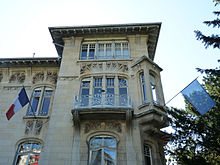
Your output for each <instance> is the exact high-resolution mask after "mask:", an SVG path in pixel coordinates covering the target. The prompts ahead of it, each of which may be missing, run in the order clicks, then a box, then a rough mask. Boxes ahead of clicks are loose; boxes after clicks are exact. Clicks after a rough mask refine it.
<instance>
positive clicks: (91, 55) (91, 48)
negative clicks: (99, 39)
mask: <svg viewBox="0 0 220 165" xmlns="http://www.w3.org/2000/svg"><path fill="white" fill-rule="evenodd" d="M94 56H95V44H90V45H89V59H94Z"/></svg>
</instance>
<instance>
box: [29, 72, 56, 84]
mask: <svg viewBox="0 0 220 165" xmlns="http://www.w3.org/2000/svg"><path fill="white" fill-rule="evenodd" d="M57 77H58V75H57V72H56V71H47V72H44V71H40V72H36V73H34V75H33V79H32V82H33V84H36V83H38V82H44V81H47V82H51V83H53V84H56V82H57Z"/></svg>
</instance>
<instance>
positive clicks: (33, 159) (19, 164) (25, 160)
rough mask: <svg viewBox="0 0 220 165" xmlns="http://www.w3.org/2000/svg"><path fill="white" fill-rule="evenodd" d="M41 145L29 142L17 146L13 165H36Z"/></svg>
mask: <svg viewBox="0 0 220 165" xmlns="http://www.w3.org/2000/svg"><path fill="white" fill-rule="evenodd" d="M41 151H42V145H41V144H40V143H38V142H34V141H29V142H24V143H21V144H20V145H19V146H18V149H17V153H16V156H15V161H14V165H38V161H39V158H40V153H41Z"/></svg>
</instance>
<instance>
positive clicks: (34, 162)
mask: <svg viewBox="0 0 220 165" xmlns="http://www.w3.org/2000/svg"><path fill="white" fill-rule="evenodd" d="M39 159H40V155H35V154H30V156H29V160H28V165H38V161H39Z"/></svg>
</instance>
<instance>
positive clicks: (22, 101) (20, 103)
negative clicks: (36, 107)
mask: <svg viewBox="0 0 220 165" xmlns="http://www.w3.org/2000/svg"><path fill="white" fill-rule="evenodd" d="M28 102H29V99H28V96H27V93H26V91H25V89H24V88H22V89H21V91H20V93H19V94H18V96H17V97H16V99H15V100H14V102H13V103H12V105H11V106H10V108H9V110H8V111H7V112H6V117H7V119H8V120H10V119H11V117H12V116H13V115H14V114H15V113H16V112H18V111H19V110H20V109H22V108H23V107H24V106H25V105H26V104H27V103H28Z"/></svg>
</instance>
